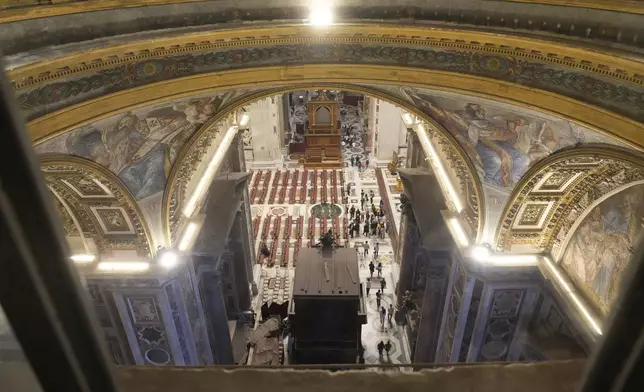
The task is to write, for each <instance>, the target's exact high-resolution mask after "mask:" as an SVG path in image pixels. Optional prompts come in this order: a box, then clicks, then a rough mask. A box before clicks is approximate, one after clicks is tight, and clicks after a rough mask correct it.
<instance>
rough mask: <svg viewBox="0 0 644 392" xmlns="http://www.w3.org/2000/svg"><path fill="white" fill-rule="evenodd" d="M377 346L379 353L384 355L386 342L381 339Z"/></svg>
mask: <svg viewBox="0 0 644 392" xmlns="http://www.w3.org/2000/svg"><path fill="white" fill-rule="evenodd" d="M376 347H377V348H378V355H380V356H381V357H382V352H383V351H384V349H385V342H383V341H382V340H381V341H380V343H378V345H377V346H376Z"/></svg>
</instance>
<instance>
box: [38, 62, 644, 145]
mask: <svg viewBox="0 0 644 392" xmlns="http://www.w3.org/2000/svg"><path fill="white" fill-rule="evenodd" d="M324 83H330V84H359V85H366V86H368V85H373V84H381V85H394V86H410V87H419V88H425V89H432V90H439V91H450V92H455V93H461V94H466V95H470V96H475V97H481V98H487V99H492V100H496V101H501V102H506V103H509V104H513V105H517V106H521V107H524V108H528V109H532V110H536V111H540V112H543V113H546V114H550V115H553V116H555V117H561V118H564V119H567V120H569V121H572V122H575V123H578V124H580V125H583V126H585V127H588V128H590V129H593V130H596V131H598V132H600V133H603V134H606V135H609V136H611V137H614V138H617V139H618V140H621V141H623V142H624V143H626V144H629V145H631V146H633V147H635V148H638V149H643V148H644V124H642V123H640V122H637V121H634V120H631V119H629V118H626V117H624V116H620V115H618V114H616V113H613V112H610V111H607V110H604V109H601V108H598V107H596V106H592V105H588V104H585V103H583V102H579V101H576V100H574V99H572V98H569V97H566V96H562V95H558V94H555V93H551V92H547V91H543V90H537V89H534V88H530V87H526V86H522V85H519V84H516V83H510V82H503V81H498V80H492V79H487V78H483V77H479V76H473V75H463V74H455V73H450V72H441V71H433V70H421V69H410V68H406V67H395V66H382V65H346V64H336V65H293V66H277V67H263V68H258V69H244V70H234V71H222V72H215V73H210V74H204V75H195V76H189V77H184V78H180V79H173V80H167V81H163V82H158V83H154V84H152V85H146V86H142V87H138V88H133V89H129V90H125V91H122V92H118V93H114V94H108V95H105V96H102V97H99V98H96V99H93V100H91V101H87V102H83V103H81V104H78V105H74V106H71V107H69V108H65V109H62V110H59V111H57V112H54V113H51V114H48V115H45V116H43V117H39V118H37V119H35V120H33V121H31V122H29V124H28V129H29V132H30V135H31V138H32V140H33V141H34V142H35V143H36V144H37V143H40V142H43V141H46V140H48V139H49V138H52V137H54V136H56V135H58V134H61V133H64V132H66V131H69V130H71V129H74V128H77V127H79V126H82V125H86V124H88V123H90V122H93V121H97V120H100V119H102V118H105V117H109V116H112V115H115V114H118V113H121V112H123V111H127V110H133V109H136V108H139V107H144V106H147V105H151V104H154V103H157V102H163V101H168V100H171V99H178V98H182V97H189V96H192V95H196V94H204V93H214V92H217V91H223V90H231V89H236V88H246V87H262V86H266V87H273V86H279V85H282V86H284V85H287V86H288V85H293V84H299V85H302V84H304V85H316V84H318V85H319V84H324Z"/></svg>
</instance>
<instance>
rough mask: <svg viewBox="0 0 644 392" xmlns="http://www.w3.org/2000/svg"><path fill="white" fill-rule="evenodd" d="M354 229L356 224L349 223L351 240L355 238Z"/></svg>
mask: <svg viewBox="0 0 644 392" xmlns="http://www.w3.org/2000/svg"><path fill="white" fill-rule="evenodd" d="M354 227H355V223H353V222H351V223H349V236H351V238H353V229H354Z"/></svg>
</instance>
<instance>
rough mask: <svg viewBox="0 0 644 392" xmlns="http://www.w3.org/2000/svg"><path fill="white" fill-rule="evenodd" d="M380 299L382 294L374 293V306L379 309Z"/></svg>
mask: <svg viewBox="0 0 644 392" xmlns="http://www.w3.org/2000/svg"><path fill="white" fill-rule="evenodd" d="M381 299H382V293H381V292H380V290H378V291H376V306H377V307H378V308H380V300H381Z"/></svg>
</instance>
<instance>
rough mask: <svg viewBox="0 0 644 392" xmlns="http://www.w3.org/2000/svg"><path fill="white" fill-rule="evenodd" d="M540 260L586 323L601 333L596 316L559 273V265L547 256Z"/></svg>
mask: <svg viewBox="0 0 644 392" xmlns="http://www.w3.org/2000/svg"><path fill="white" fill-rule="evenodd" d="M541 261H542V262H543V264H544V265H545V266H546V268H548V271H550V273H551V274H552V276H553V277H554V278H555V281H556V282H557V284H558V285H559V287H560V288H561V289H563V292H564V294H565V295H567V296H568V298H570V300H571V301H572V303H573V304H574V306H575V307H576V308H577V309H578V310H579V311H580V312H581V314H582V316H583V317H584V319H586V322H587V323H588V325H590V327H591V328H592V329H593V331H595V333H596V334H597V335H602V329H601V326H600V325H599V322H598V321H597V318H596V317H595V316H594V315H593V314H592V312H591V311H590V310H589V309H588V307H587V306H586V304H585V303H584V301H582V300H581V298H580V297H579V295H577V293H576V292H575V291H574V290H573V287H572V285H571V283H569V281H568V279H567V278H566V277H565V276H564V275H563V274H562V273H561V271H560V270H559V267H557V266H556V265H555V263H554V262H553V261H552V260H551V259H550V258H549V257H541Z"/></svg>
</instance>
